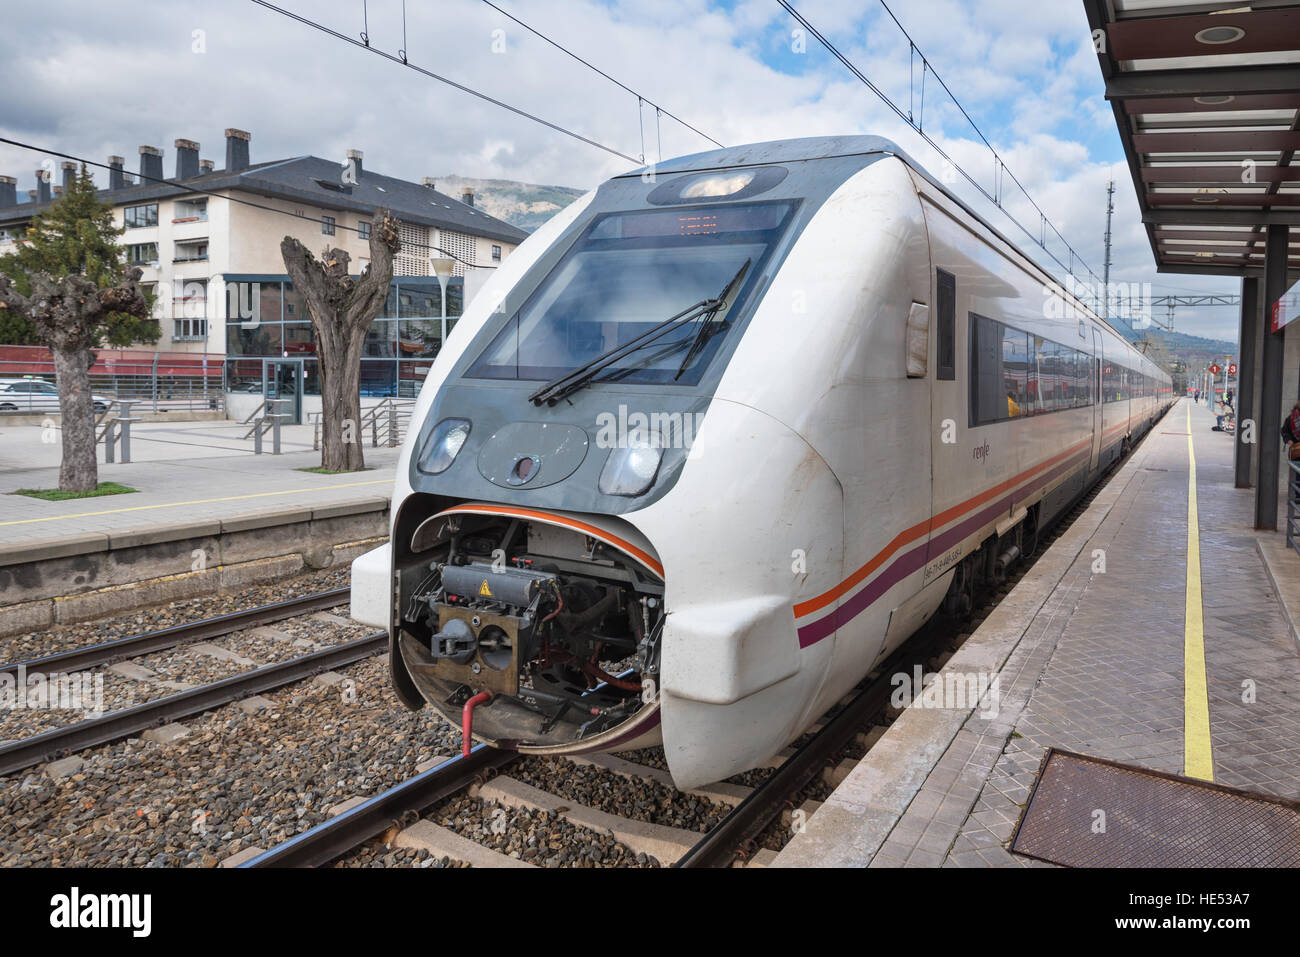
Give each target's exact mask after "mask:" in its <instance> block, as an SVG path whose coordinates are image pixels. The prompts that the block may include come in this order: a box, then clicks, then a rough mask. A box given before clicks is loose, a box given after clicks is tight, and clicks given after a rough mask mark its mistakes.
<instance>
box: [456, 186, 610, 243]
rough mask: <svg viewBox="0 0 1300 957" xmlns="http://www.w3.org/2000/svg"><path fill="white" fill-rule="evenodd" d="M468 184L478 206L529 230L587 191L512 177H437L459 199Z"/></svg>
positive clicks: (491, 214) (492, 214) (490, 213)
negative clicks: (519, 180) (542, 184)
mask: <svg viewBox="0 0 1300 957" xmlns="http://www.w3.org/2000/svg"><path fill="white" fill-rule="evenodd" d="M466 187H469V188H470V189H472V190H473V191H474V206H475V208H477V209H481V210H483V212H485V213H487V214H488V215H489V216H495V217H496V218H497V219H504V220H505V221H506V222H507V223H509V224H510V225H512V226H518V227H519V228H520V229H522V230H525V231H526V232H530V233H531V232H532V231H533V230H534V229H536V228H537V227H538V226H540V225H542V223H544V222H546V221H547V220H548V219H550V218H551V217H552V216H554V215H555V214H556V213H558V212H559V211H560V210H562V209H563V208H564V207H565V206H568V205H569V204H570V203H571V202H573V201H574V200H575V199H577V198H578V197H579V196H581V195H582V194H583V193H584V192H586V191H585V190H581V189H573V188H572V187H570V186H538V185H537V184H535V183H520V182H516V181H515V180H511V179H471V178H469V177H467V176H439V177H438V179H437V188H438V190H439V191H440V192H443V193H446V194H447V195H448V196H455V197H456V198H457V199H459V198H460V195H461V193H462V192H464V190H465V188H466Z"/></svg>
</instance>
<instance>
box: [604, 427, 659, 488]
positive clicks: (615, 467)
mask: <svg viewBox="0 0 1300 957" xmlns="http://www.w3.org/2000/svg"><path fill="white" fill-rule="evenodd" d="M663 455H664V450H663V442H662V441H661V440H660V438H659V436H658V435H651V436H649V437H645V436H634V437H632V438H629V440H628V443H627V444H626V445H624V446H622V447H621V448H617V449H614V450H613V451H612V452H610V453H609V458H607V459H606V460H605V468H604V470H603V471H602V472H601V473H600V490H601V492H602V493H604V494H605V495H627V496H629V497H630V496H636V495H642V494H644V493H645V492H646V491H648V490H649V488H650V486H651V485H654V483H655V476H657V475H658V474H659V463H660V461H661V460H662V459H663Z"/></svg>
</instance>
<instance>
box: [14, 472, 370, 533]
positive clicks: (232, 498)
mask: <svg viewBox="0 0 1300 957" xmlns="http://www.w3.org/2000/svg"><path fill="white" fill-rule="evenodd" d="M392 484H393V480H392V479H376V480H374V481H370V482H343V483H341V484H339V485H321V486H318V487H316V488H287V489H284V490H283V491H281V492H252V493H250V494H248V495H224V496H222V497H221V498H196V499H191V500H190V501H188V502H164V503H162V504H161V505H132V506H130V507H128V508H106V509H103V510H102V511H99V512H74V513H72V514H70V515H47V516H45V517H44V518H20V519H16V520H14V521H12V522H0V526H2V525H29V524H31V523H32V522H58V521H62V520H63V519H66V518H90V517H91V516H93V515H117V514H119V513H120V512H147V511H149V510H151V509H156V508H180V507H181V506H184V505H209V504H211V503H212V502H238V501H242V500H244V499H250V498H270V497H272V496H275V495H301V494H303V493H304V492H328V491H329V490H330V489H336V488H359V487H361V486H363V485H392Z"/></svg>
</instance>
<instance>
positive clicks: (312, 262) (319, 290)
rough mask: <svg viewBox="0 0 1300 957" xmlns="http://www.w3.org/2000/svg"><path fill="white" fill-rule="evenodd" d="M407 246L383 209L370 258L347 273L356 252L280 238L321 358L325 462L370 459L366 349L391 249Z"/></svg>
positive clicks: (344, 467)
mask: <svg viewBox="0 0 1300 957" xmlns="http://www.w3.org/2000/svg"><path fill="white" fill-rule="evenodd" d="M401 248H402V243H401V240H400V239H399V238H398V231H397V220H396V219H395V218H394V217H393V215H392V214H391V212H390V211H389V210H386V209H383V210H378V211H377V212H376V214H375V217H374V221H373V225H372V226H371V229H370V264H369V265H367V266H366V268H365V269H364V270H362V272H361V275H360V277H356V278H354V277H352V276H350V275H348V264H349V262H351V258H352V257H351V256H349V255H348V253H347V252H345V251H344V250H342V249H335V248H333V247H328V246H327V247H326V248H325V250H324V252H322V253H321V258H320V259H317V258H316V257H315V256H313V255H312V254H311V253H310V252H309V251H308V249H307V247H306V246H304V245H303V244H302V243H300V242H299V241H298V240H296V239H294V238H293V237H292V236H285V237H284V240H283V241H282V242H281V243H280V255H281V256H283V257H284V268H285V271H286V272H287V273H288V274H289V278H290V279H292V280H293V285H294V288H295V289H296V290H298V292H300V293H301V294H302V296H303V299H304V300H305V301H306V303H307V312H308V314H309V315H310V316H311V324H312V328H313V329H314V330H315V332H316V357H317V359H318V360H319V362H320V398H321V468H324V469H329V470H330V471H333V472H354V471H357V470H359V469H363V468H365V467H366V463H365V455H364V454H363V452H362V447H361V425H360V423H361V351H362V349H363V348H364V346H365V343H366V334H367V333H368V332H369V331H370V324H371V323H372V322H373V321H374V319H375V317H376V316H377V315H379V311H380V309H382V308H383V305H384V302H385V301H386V300H387V298H388V287H389V285H390V284H391V283H392V281H393V257H394V256H395V255H396V254H397V252H398V250H400V249H401Z"/></svg>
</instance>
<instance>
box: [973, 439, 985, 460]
mask: <svg viewBox="0 0 1300 957" xmlns="http://www.w3.org/2000/svg"><path fill="white" fill-rule="evenodd" d="M971 455H972V456H973V457H974V459H975V461H976V462H982V461H984V460H985V459H987V458H988V457H989V443H988V441H987V440H985V442H984V444H983V445H977V446H975V448H973V449H971Z"/></svg>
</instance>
